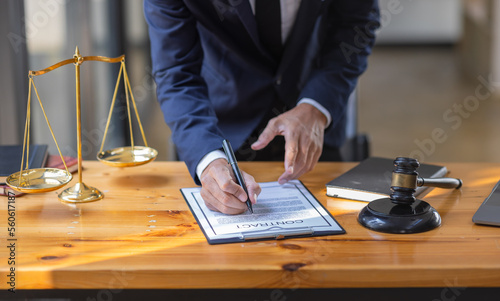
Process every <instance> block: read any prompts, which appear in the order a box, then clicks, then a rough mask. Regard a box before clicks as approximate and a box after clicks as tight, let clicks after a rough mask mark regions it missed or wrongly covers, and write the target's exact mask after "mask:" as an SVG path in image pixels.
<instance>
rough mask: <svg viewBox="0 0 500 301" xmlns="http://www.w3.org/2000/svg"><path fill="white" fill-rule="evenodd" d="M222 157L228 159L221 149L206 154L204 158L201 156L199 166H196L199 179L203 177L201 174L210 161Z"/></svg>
mask: <svg viewBox="0 0 500 301" xmlns="http://www.w3.org/2000/svg"><path fill="white" fill-rule="evenodd" d="M221 158H223V159H226V160H227V157H226V154H225V153H224V152H223V151H221V150H214V151H211V152H209V153H208V154H206V155H205V156H204V157H203V158H201V160H200V162H199V163H198V166H196V175H197V176H198V179H201V174H202V173H203V171H204V170H205V168H207V166H208V165H209V164H210V163H212V162H213V161H215V160H217V159H221Z"/></svg>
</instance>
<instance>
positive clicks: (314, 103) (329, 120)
mask: <svg viewBox="0 0 500 301" xmlns="http://www.w3.org/2000/svg"><path fill="white" fill-rule="evenodd" d="M302 103H307V104H310V105H311V106H313V107H315V108H316V109H318V111H320V112H321V113H322V114H323V115H324V116H325V117H326V124H325V128H327V127H328V126H329V125H330V123H332V115H331V114H330V112H328V110H327V109H325V107H323V106H322V105H321V104H320V103H319V102H317V101H316V100H314V99H312V98H302V99H301V100H299V102H298V103H297V105H300V104H302Z"/></svg>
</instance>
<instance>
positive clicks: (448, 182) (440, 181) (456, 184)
mask: <svg viewBox="0 0 500 301" xmlns="http://www.w3.org/2000/svg"><path fill="white" fill-rule="evenodd" d="M417 186H430V187H439V188H455V189H459V188H460V187H462V180H460V179H455V178H435V179H429V178H421V177H418V178H417Z"/></svg>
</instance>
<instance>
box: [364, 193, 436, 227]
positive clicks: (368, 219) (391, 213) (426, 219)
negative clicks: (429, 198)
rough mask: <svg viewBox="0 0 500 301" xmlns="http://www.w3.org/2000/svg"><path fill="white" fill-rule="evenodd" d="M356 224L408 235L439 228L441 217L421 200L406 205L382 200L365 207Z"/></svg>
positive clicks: (387, 199) (386, 199) (388, 199)
mask: <svg viewBox="0 0 500 301" xmlns="http://www.w3.org/2000/svg"><path fill="white" fill-rule="evenodd" d="M358 222H359V223H360V224H361V225H363V226H364V227H366V228H368V229H371V230H374V231H378V232H384V233H395V234H409V233H419V232H425V231H429V230H432V229H434V228H437V227H439V226H440V225H441V217H440V216H439V213H438V212H437V211H436V210H435V209H434V208H432V206H431V205H429V203H427V202H424V201H422V200H416V201H415V202H413V203H412V204H411V205H406V204H395V203H393V202H392V201H391V199H390V198H384V199H378V200H374V201H372V202H370V203H369V204H368V205H367V206H365V208H363V209H362V210H361V211H360V213H359V215H358Z"/></svg>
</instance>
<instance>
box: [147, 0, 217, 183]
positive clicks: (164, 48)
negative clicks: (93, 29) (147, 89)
mask: <svg viewBox="0 0 500 301" xmlns="http://www.w3.org/2000/svg"><path fill="white" fill-rule="evenodd" d="M144 13H145V17H146V21H147V23H148V25H149V36H150V40H151V56H152V61H153V75H154V77H155V80H156V84H157V97H158V101H159V103H160V106H161V109H162V111H163V115H164V118H165V121H166V123H167V124H168V126H169V127H170V129H171V130H172V139H173V142H174V143H175V145H176V148H177V151H178V154H179V156H180V159H181V160H183V161H184V162H186V165H187V167H188V169H189V172H190V174H191V176H192V177H193V179H195V182H196V183H197V184H199V179H198V178H197V177H196V174H195V169H196V165H197V164H198V162H199V161H200V160H201V158H202V157H203V156H204V155H205V154H207V153H209V152H210V151H213V150H215V149H218V148H220V147H221V145H222V140H223V138H222V137H223V135H222V133H221V132H220V130H219V129H218V127H217V117H216V115H215V112H214V110H213V108H212V105H211V104H210V101H209V99H208V90H207V87H206V83H205V81H204V79H203V78H202V77H201V75H200V71H201V66H202V60H203V51H202V47H201V43H200V40H199V36H198V32H197V28H196V20H195V19H194V18H193V16H192V14H191V12H190V11H189V9H188V8H187V7H186V6H185V4H184V3H183V1H180V0H168V1H165V0H163V1H160V0H146V1H145V2H144Z"/></svg>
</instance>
